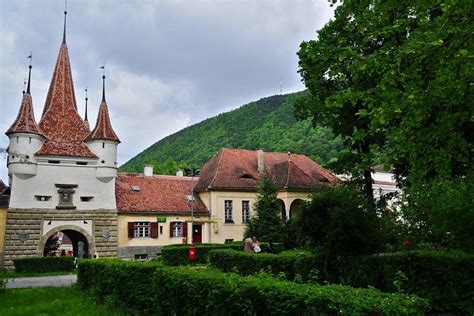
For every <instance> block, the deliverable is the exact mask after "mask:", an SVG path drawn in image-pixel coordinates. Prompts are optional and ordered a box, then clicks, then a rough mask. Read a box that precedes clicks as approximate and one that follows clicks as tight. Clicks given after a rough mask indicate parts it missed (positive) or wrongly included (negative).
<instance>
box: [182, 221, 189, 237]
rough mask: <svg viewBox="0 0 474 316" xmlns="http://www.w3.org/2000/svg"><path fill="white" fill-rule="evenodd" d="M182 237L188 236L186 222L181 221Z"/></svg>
mask: <svg viewBox="0 0 474 316" xmlns="http://www.w3.org/2000/svg"><path fill="white" fill-rule="evenodd" d="M183 237H184V238H187V237H188V223H187V222H183Z"/></svg>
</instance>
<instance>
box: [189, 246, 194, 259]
mask: <svg viewBox="0 0 474 316" xmlns="http://www.w3.org/2000/svg"><path fill="white" fill-rule="evenodd" d="M188 259H189V261H193V260H196V246H194V245H191V246H189V248H188Z"/></svg>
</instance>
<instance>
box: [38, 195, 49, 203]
mask: <svg viewBox="0 0 474 316" xmlns="http://www.w3.org/2000/svg"><path fill="white" fill-rule="evenodd" d="M35 199H36V201H41V202H46V201H51V196H49V195H35Z"/></svg>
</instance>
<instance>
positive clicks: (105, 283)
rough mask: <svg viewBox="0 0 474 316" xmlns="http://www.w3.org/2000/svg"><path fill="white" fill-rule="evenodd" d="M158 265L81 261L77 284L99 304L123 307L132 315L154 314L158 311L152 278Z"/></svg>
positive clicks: (103, 260) (132, 262)
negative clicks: (105, 303) (156, 309)
mask: <svg viewBox="0 0 474 316" xmlns="http://www.w3.org/2000/svg"><path fill="white" fill-rule="evenodd" d="M158 266H160V264H159V263H156V262H136V261H121V260H118V259H98V260H81V261H79V267H78V270H79V271H78V274H77V285H78V287H79V288H80V289H81V290H82V291H83V292H85V293H87V294H88V295H89V296H91V297H93V298H94V299H95V300H97V301H98V302H107V303H109V304H112V305H115V306H120V307H121V308H123V309H124V310H126V311H127V312H130V313H132V314H133V313H137V312H138V311H140V312H141V313H142V314H145V315H152V314H153V311H154V310H155V300H154V297H153V293H154V283H153V280H152V275H153V273H154V272H155V270H156V269H157V267H158Z"/></svg>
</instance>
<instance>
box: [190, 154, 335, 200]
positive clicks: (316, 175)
mask: <svg viewBox="0 0 474 316" xmlns="http://www.w3.org/2000/svg"><path fill="white" fill-rule="evenodd" d="M264 165H265V172H266V174H267V175H268V178H269V179H270V180H271V181H272V182H273V183H274V184H275V186H276V187H277V188H278V189H280V190H281V189H283V190H306V191H308V190H311V189H314V188H315V187H318V186H325V185H334V184H336V183H338V182H339V180H338V179H337V177H336V176H334V175H333V174H331V173H330V172H329V171H328V170H326V169H324V168H323V167H321V166H320V165H319V164H317V163H316V162H315V161H313V160H311V159H310V158H308V157H306V156H304V155H294V154H292V155H291V157H288V154H287V153H276V152H265V153H264ZM259 181H260V172H259V171H258V156H257V152H256V151H254V150H246V149H230V148H223V149H222V150H221V151H220V152H219V153H218V154H217V155H215V156H214V157H213V158H212V159H211V160H209V161H208V162H207V163H206V164H205V165H204V167H203V168H202V170H201V172H200V174H199V181H198V183H197V185H196V187H195V190H196V191H203V190H207V189H224V190H233V189H239V190H252V191H253V190H257V189H258V186H259Z"/></svg>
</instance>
